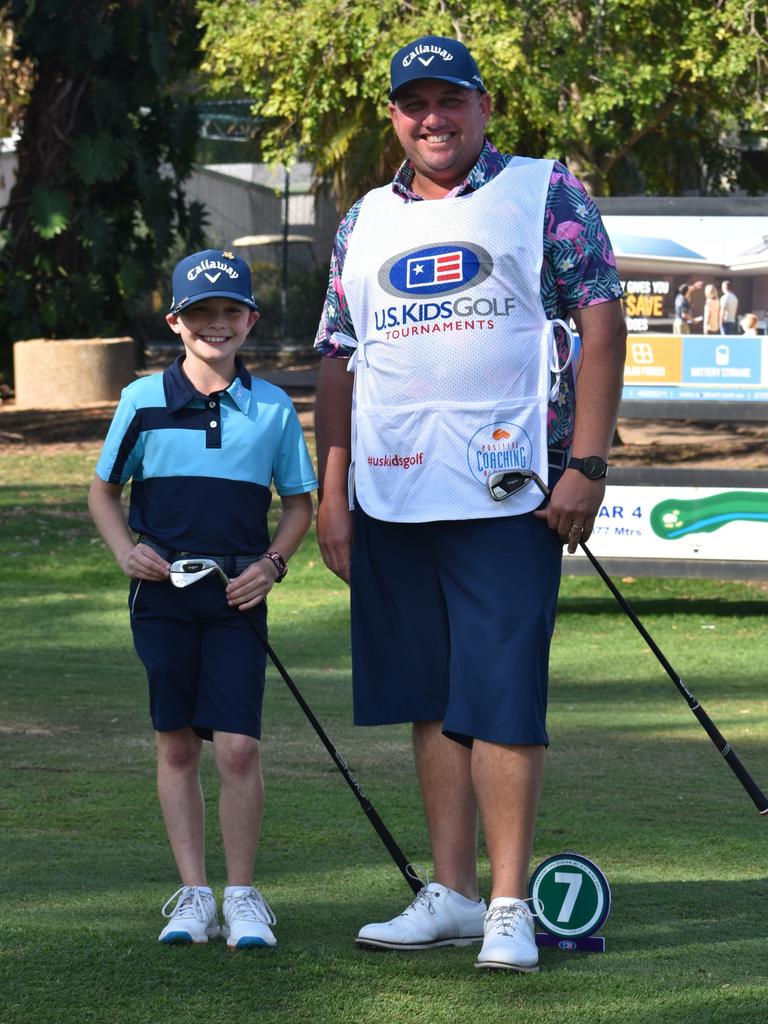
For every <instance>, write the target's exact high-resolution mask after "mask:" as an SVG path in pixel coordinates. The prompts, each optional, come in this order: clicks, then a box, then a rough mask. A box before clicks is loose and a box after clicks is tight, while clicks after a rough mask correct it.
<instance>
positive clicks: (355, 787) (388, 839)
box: [243, 612, 423, 894]
mask: <svg viewBox="0 0 768 1024" xmlns="http://www.w3.org/2000/svg"><path fill="white" fill-rule="evenodd" d="M243 614H244V615H245V617H246V619H247V621H248V625H249V626H250V627H251V629H252V630H253V631H254V633H255V634H256V636H257V637H258V638H259V640H260V641H261V643H262V645H263V647H264V650H265V651H266V652H267V654H268V655H269V657H270V660H271V661H272V664H273V665H274V666H275V668H276V669H277V671H278V672H279V673H280V675H281V676H282V678H283V681H284V682H285V684H286V686H287V687H288V689H289V690H290V691H291V693H292V694H293V696H294V697H295V698H296V701H297V703H298V705H299V707H300V708H301V710H302V711H303V712H304V714H305V715H306V716H307V718H308V719H309V722H310V724H311V726H312V728H313V729H314V730H315V732H316V733H317V735H318V736H319V737H320V741H321V742H322V744H323V746H324V747H325V749H326V750H327V751H328V753H329V754H330V755H331V758H332V759H333V762H334V764H335V765H336V767H337V768H338V769H339V771H340V772H341V774H342V775H343V776H344V778H345V780H346V782H347V785H348V786H349V788H350V789H351V790H352V792H353V793H354V794H355V797H356V799H357V801H358V803H359V804H360V806H361V807H362V809H363V810H364V811H365V814H366V816H367V818H368V820H369V821H370V823H371V824H372V825H373V827H374V828H375V829H376V832H377V834H378V836H379V838H380V839H381V841H382V843H384V845H385V846H386V848H387V850H388V851H389V855H390V857H391V858H392V860H393V861H394V862H395V864H396V865H397V867H398V869H399V871H400V873H401V874H402V876H403V878H404V879H405V880H406V882H407V883H408V885H409V886H410V887H411V889H412V890H413V892H414V893H415V894H417V893H419V892H420V891H421V889H422V887H423V886H422V882H421V880H420V879H419V878H418V876H417V874H416V872H415V871H414V869H413V868H412V867H411V865H410V863H409V862H408V860H407V859H406V857H405V854H404V853H403V851H402V850H401V849H400V847H399V846H398V845H397V843H396V841H395V838H394V836H393V835H392V833H391V832H390V831H389V829H388V828H387V826H386V825H385V824H384V822H383V821H382V820H381V818H380V817H379V815H378V813H377V811H376V809H375V808H374V806H373V804H372V803H371V801H370V800H369V799H368V797H367V796H366V795H365V793H364V792H363V789H362V787H361V785H360V783H359V782H358V781H357V779H356V778H355V777H354V775H353V774H352V772H351V771H350V770H349V768H348V767H347V763H346V761H345V760H344V758H343V757H342V756H341V754H340V753H339V752H338V750H337V749H336V748H335V747H334V745H333V744H332V743H331V741H330V739H329V738H328V735H327V734H326V732H325V729H323V727H322V725H320V722H319V721H318V720H317V718H316V717H315V714H314V712H313V711H312V708H311V707H310V706H309V704H307V702H306V701H305V700H304V698H303V696H302V695H301V693H300V691H299V689H298V687H297V686H296V684H295V683H294V681H293V680H292V679H291V677H290V675H289V674H288V672H287V671H286V669H285V667H284V665H283V663H282V662H281V661H280V659H279V658H278V656H277V655H276V654H275V652H274V650H273V649H272V646H271V644H270V643H269V641H268V640H267V638H266V637H265V636H264V634H263V633H262V631H261V628H260V626H258V625H257V624H256V622H255V620H254V619H253V617H252V616H251V615H250V613H249V612H244V613H243Z"/></svg>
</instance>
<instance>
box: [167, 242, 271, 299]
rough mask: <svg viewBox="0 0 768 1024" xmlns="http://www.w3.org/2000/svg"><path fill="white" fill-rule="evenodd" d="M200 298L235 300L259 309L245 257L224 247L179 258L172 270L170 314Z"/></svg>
mask: <svg viewBox="0 0 768 1024" xmlns="http://www.w3.org/2000/svg"><path fill="white" fill-rule="evenodd" d="M203 299H235V300H236V301H237V302H243V303H245V305H246V306H250V308H251V309H258V306H257V305H256V300H255V299H254V297H253V285H252V284H251V268H250V267H249V266H248V264H247V263H246V262H245V260H244V259H242V257H240V256H235V254H234V253H232V252H227V250H226V249H224V250H221V249H204V250H203V252H195V253H192V255H191V256H185V257H184V259H183V260H180V261H179V262H178V263H177V264H176V267H175V268H174V271H173V299H172V300H171V313H174V314H175V313H180V312H181V311H182V310H184V309H186V308H187V307H188V306H191V305H192V304H193V303H195V302H200V301H201V300H203Z"/></svg>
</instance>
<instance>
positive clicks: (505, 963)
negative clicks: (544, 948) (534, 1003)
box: [475, 896, 539, 973]
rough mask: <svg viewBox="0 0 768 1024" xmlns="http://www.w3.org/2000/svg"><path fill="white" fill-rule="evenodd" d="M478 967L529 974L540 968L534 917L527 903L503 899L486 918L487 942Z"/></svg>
mask: <svg viewBox="0 0 768 1024" xmlns="http://www.w3.org/2000/svg"><path fill="white" fill-rule="evenodd" d="M475 967H486V968H489V969H490V970H502V971H519V972H521V973H528V972H533V971H538V969H539V950H538V947H537V946H536V935H535V933H534V926H533V915H532V914H531V911H530V909H529V908H528V905H527V903H526V902H525V901H524V900H517V899H512V898H511V897H506V896H500V897H498V898H497V899H495V900H491V905H490V906H489V908H488V913H487V914H486V915H485V939H484V941H483V948H482V949H481V950H480V952H479V953H478V956H477V962H476V963H475Z"/></svg>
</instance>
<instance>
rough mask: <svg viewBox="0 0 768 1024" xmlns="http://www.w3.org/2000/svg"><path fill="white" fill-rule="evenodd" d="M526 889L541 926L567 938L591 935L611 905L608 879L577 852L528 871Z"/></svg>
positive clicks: (606, 915)
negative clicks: (527, 888) (530, 873)
mask: <svg viewBox="0 0 768 1024" xmlns="http://www.w3.org/2000/svg"><path fill="white" fill-rule="evenodd" d="M529 893H530V897H531V900H532V901H533V908H534V909H535V911H536V917H537V919H538V921H539V924H540V925H541V927H542V928H543V929H544V930H545V931H547V932H549V933H550V935H557V936H560V937H562V938H566V939H576V938H581V937H583V936H586V935H592V934H593V933H594V932H596V931H597V929H598V928H599V927H600V925H601V924H602V923H603V922H604V921H605V919H606V918H607V917H608V913H609V911H610V909H611V889H610V886H609V885H608V880H607V879H606V877H605V875H604V874H603V873H602V871H601V870H600V868H599V867H598V866H597V864H594V863H593V862H592V861H591V860H588V859H587V858H586V857H582V856H581V855H580V854H578V853H558V854H555V856H554V857H548V858H547V860H544V861H542V862H541V864H539V866H538V867H537V868H536V870H535V871H534V872H533V874H532V875H531V882H530V886H529Z"/></svg>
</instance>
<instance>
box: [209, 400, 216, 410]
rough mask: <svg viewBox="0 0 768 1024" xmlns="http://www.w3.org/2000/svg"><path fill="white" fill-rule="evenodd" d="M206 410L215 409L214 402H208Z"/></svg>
mask: <svg viewBox="0 0 768 1024" xmlns="http://www.w3.org/2000/svg"><path fill="white" fill-rule="evenodd" d="M208 408H209V409H215V408H216V403H215V402H209V403H208Z"/></svg>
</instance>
